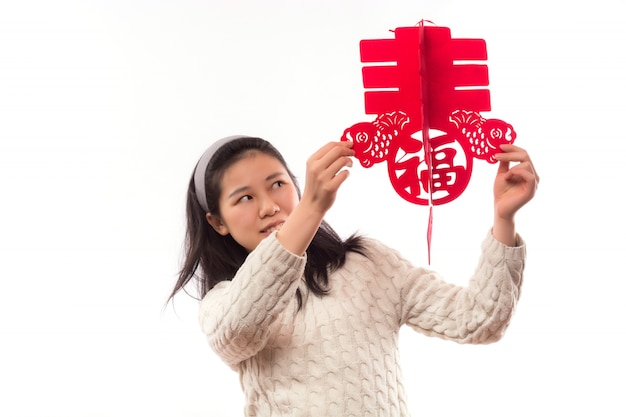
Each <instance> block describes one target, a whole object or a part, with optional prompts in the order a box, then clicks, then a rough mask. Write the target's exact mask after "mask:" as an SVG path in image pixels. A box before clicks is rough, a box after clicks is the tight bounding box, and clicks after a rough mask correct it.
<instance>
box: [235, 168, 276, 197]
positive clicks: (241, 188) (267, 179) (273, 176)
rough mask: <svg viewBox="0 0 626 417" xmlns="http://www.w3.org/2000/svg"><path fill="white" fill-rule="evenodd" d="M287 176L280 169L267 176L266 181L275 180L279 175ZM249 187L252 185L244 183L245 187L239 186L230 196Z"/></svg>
mask: <svg viewBox="0 0 626 417" xmlns="http://www.w3.org/2000/svg"><path fill="white" fill-rule="evenodd" d="M285 176H287V174H285V173H284V172H280V171H279V172H274V173H273V174H270V175H268V176H267V177H265V181H271V180H273V179H275V178H277V177H285ZM249 188H250V186H248V185H244V186H243V187H239V188H237V189H235V190H234V191H233V192H232V193H230V194H229V195H228V198H229V199H231V198H233V197H234V196H235V195H237V194H239V193H242V192H244V191H246V190H248V189H249Z"/></svg>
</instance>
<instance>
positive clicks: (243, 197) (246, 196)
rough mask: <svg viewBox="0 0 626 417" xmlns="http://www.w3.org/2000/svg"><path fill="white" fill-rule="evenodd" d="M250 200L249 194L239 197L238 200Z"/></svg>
mask: <svg viewBox="0 0 626 417" xmlns="http://www.w3.org/2000/svg"><path fill="white" fill-rule="evenodd" d="M250 200H252V197H251V196H249V195H244V196H242V197H241V198H240V199H239V201H250Z"/></svg>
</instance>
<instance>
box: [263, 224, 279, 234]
mask: <svg viewBox="0 0 626 417" xmlns="http://www.w3.org/2000/svg"><path fill="white" fill-rule="evenodd" d="M282 225H283V224H282V223H279V224H276V225H273V226H270V227H268V228H267V229H263V230H261V233H267V234H268V235H269V234H271V233H273V232H275V231H278V230H280V228H281V227H282Z"/></svg>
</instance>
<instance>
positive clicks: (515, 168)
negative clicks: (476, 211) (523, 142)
mask: <svg viewBox="0 0 626 417" xmlns="http://www.w3.org/2000/svg"><path fill="white" fill-rule="evenodd" d="M500 149H501V150H502V152H501V153H498V154H496V156H495V157H496V159H497V160H498V161H499V162H500V165H499V167H498V172H497V174H496V179H495V182H494V186H493V196H494V210H495V212H494V214H495V216H496V218H497V219H498V218H499V219H504V220H509V221H513V217H514V216H515V213H517V211H518V210H519V209H520V208H522V207H523V206H524V205H525V204H526V203H528V202H529V201H530V200H531V199H532V198H533V197H534V196H535V191H536V190H537V186H538V184H539V175H537V171H536V170H535V167H534V166H533V163H532V161H531V160H530V156H529V155H528V153H527V152H526V151H525V150H524V149H522V148H520V147H519V146H515V145H511V144H503V145H501V147H500ZM515 162H518V163H517V164H515V165H511V164H512V163H515Z"/></svg>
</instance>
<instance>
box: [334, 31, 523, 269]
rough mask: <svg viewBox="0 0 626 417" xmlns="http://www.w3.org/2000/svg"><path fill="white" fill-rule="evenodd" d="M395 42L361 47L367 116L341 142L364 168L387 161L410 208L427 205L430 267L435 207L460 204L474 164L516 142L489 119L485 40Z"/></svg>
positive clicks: (401, 36) (409, 37)
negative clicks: (347, 144)
mask: <svg viewBox="0 0 626 417" xmlns="http://www.w3.org/2000/svg"><path fill="white" fill-rule="evenodd" d="M394 34H395V38H394V39H371V40H362V41H361V43H360V49H361V62H363V63H364V64H365V65H364V67H363V86H364V88H365V90H366V92H365V113H366V114H376V115H377V117H376V119H375V120H374V121H373V122H361V123H357V124H355V125H353V126H351V127H349V128H348V129H346V130H345V131H344V134H343V136H342V138H341V139H342V140H350V141H352V142H353V143H354V150H355V152H356V156H357V158H358V159H359V161H360V163H361V165H362V166H364V167H366V168H369V167H371V166H373V165H374V164H376V163H380V162H387V169H388V174H389V179H390V181H391V184H392V186H393V188H394V190H395V191H396V193H397V194H398V195H400V196H401V197H402V198H403V199H405V200H406V201H408V202H410V203H413V204H420V205H427V206H429V223H428V232H427V233H428V236H427V240H428V261H429V263H430V243H431V235H432V209H433V206H434V205H440V204H445V203H449V202H450V201H452V200H454V199H456V198H457V197H459V196H460V195H461V194H462V193H463V191H464V190H465V189H466V187H467V185H468V184H469V180H470V177H471V174H472V167H473V160H474V158H476V159H482V160H485V161H487V162H490V163H494V162H495V158H494V154H495V153H497V152H499V151H500V149H499V145H500V144H502V143H512V142H513V141H514V140H515V137H516V133H515V131H514V130H513V127H512V126H511V125H510V124H508V123H506V122H504V121H502V120H497V119H485V118H483V117H482V116H481V115H480V112H481V111H490V110H491V100H490V95H489V90H488V89H487V88H486V87H487V86H488V85H489V77H488V71H487V65H485V64H477V63H461V61H473V62H475V61H485V60H486V59H487V47H486V43H485V41H484V40H482V39H452V37H451V35H450V29H449V28H446V27H438V26H425V21H423V20H422V21H421V22H420V23H419V24H418V25H417V26H414V27H399V28H396V29H395V31H394Z"/></svg>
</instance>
